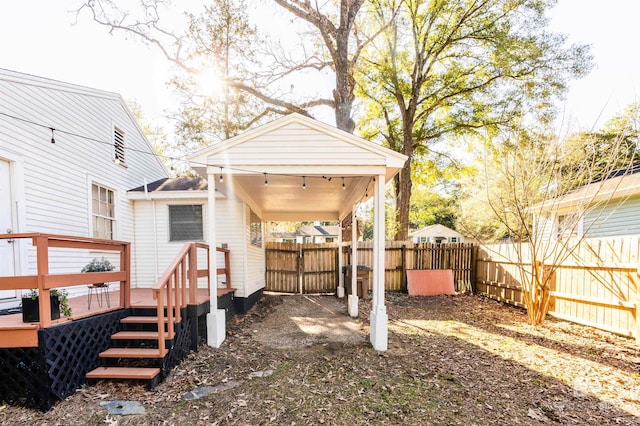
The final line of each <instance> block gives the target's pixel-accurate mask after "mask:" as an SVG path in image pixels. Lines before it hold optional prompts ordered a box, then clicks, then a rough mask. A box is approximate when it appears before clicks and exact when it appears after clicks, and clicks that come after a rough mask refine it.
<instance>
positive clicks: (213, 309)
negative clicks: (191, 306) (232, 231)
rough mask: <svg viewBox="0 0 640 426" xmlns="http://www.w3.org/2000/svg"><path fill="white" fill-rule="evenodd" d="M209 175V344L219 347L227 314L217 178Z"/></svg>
mask: <svg viewBox="0 0 640 426" xmlns="http://www.w3.org/2000/svg"><path fill="white" fill-rule="evenodd" d="M207 177H208V182H207V184H208V188H209V191H208V203H207V212H208V216H207V217H208V220H209V280H210V282H211V286H210V289H209V303H210V305H209V306H210V311H209V313H208V314H207V344H208V345H209V346H212V347H214V348H219V347H220V345H222V342H224V338H225V334H226V316H225V311H224V309H218V273H217V269H218V252H217V251H216V179H215V176H214V175H213V174H211V173H209V174H208V175H207Z"/></svg>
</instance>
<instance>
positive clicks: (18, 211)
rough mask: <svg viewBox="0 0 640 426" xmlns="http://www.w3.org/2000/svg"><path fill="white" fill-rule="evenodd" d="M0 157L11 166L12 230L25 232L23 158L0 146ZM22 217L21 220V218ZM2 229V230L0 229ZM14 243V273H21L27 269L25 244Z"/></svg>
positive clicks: (17, 241) (19, 241) (19, 240)
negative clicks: (15, 245)
mask: <svg viewBox="0 0 640 426" xmlns="http://www.w3.org/2000/svg"><path fill="white" fill-rule="evenodd" d="M0 158H2V159H3V160H6V161H8V162H9V163H10V165H9V167H10V168H11V177H12V182H11V184H12V188H11V192H12V196H13V202H14V206H13V213H14V214H13V232H14V233H19V232H26V230H27V228H26V223H25V222H26V221H25V220H24V218H26V217H27V215H26V210H25V205H26V195H25V194H26V191H25V184H24V158H23V157H22V156H21V155H19V154H16V153H14V152H12V151H9V150H6V149H3V148H2V147H0ZM21 219H23V220H21ZM2 231H4V230H2ZM14 244H17V246H18V247H17V248H16V249H15V251H14V253H15V256H16V261H15V263H14V267H15V274H16V275H23V274H25V273H26V271H28V264H27V257H28V256H27V244H26V243H25V242H24V241H23V240H22V239H18V240H16V242H15V243H14Z"/></svg>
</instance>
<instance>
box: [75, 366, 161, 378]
mask: <svg viewBox="0 0 640 426" xmlns="http://www.w3.org/2000/svg"><path fill="white" fill-rule="evenodd" d="M158 374H160V369H159V368H142V367H98V368H96V369H95V370H92V371H89V372H88V373H87V379H135V380H152V379H153V378H154V377H156V376H157V375H158Z"/></svg>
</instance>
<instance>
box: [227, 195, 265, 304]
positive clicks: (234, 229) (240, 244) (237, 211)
mask: <svg viewBox="0 0 640 426" xmlns="http://www.w3.org/2000/svg"><path fill="white" fill-rule="evenodd" d="M248 212H249V208H248V207H247V206H246V205H245V204H244V203H241V202H238V201H233V200H216V233H217V235H216V241H217V244H218V245H222V244H227V246H228V248H229V250H230V254H229V259H230V262H231V286H232V287H233V288H235V289H236V293H235V295H236V296H238V297H247V296H249V295H251V293H253V291H251V287H252V286H251V284H252V282H251V271H252V270H253V267H252V264H253V260H252V259H251V257H252V256H251V253H252V252H253V250H251V249H250V248H249V246H250V245H251V244H250V241H249V239H248V238H249V237H248V236H247V232H246V231H245V230H246V229H248V227H249V225H248V224H249V213H248ZM262 271H263V274H264V263H263V264H262Z"/></svg>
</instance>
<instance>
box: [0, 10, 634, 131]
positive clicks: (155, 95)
mask: <svg viewBox="0 0 640 426" xmlns="http://www.w3.org/2000/svg"><path fill="white" fill-rule="evenodd" d="M129 1H133V0H129ZM185 1H186V0H182V1H180V2H177V3H176V4H180V5H182V4H184V3H185ZM252 1H255V0H248V1H247V3H248V4H250V5H251V3H252ZM188 2H189V3H191V4H192V5H193V4H198V3H200V2H201V1H200V0H188ZM82 3H83V2H82V0H21V1H15V0H0V68H5V69H9V70H13V71H18V72H23V73H27V74H33V75H37V76H41V77H47V78H52V79H55V80H61V81H65V82H69V83H74V84H79V85H83V86H88V87H92V88H97V89H102V90H107V91H112V92H117V93H120V94H121V95H122V96H123V97H124V98H125V99H126V100H135V101H137V102H138V103H139V104H140V105H141V106H142V111H143V115H144V117H145V119H146V120H147V121H149V122H151V123H155V124H161V125H162V124H164V125H165V126H166V124H165V123H166V119H165V114H166V111H169V110H171V108H172V104H173V101H174V99H173V98H172V95H171V90H170V88H169V87H168V86H167V81H168V80H169V78H170V77H171V69H170V66H169V65H168V64H167V62H166V60H165V59H164V57H163V56H162V55H161V54H160V53H159V52H158V51H157V49H154V48H153V47H151V46H146V45H144V44H142V43H141V42H140V41H138V40H134V39H131V38H129V39H127V38H126V37H125V35H124V34H109V33H108V31H107V29H106V28H104V27H102V26H100V25H98V24H96V23H94V22H93V21H92V20H91V17H90V15H89V13H88V11H87V10H85V11H84V12H83V13H81V14H80V16H79V17H78V18H76V13H75V10H76V9H78V8H79V7H80V6H81V5H82ZM549 16H550V17H551V23H550V28H551V29H552V30H554V31H557V32H562V33H564V34H567V35H568V37H569V39H568V41H569V43H581V44H589V45H591V46H592V54H593V55H594V58H595V62H596V66H595V68H594V69H593V70H592V71H591V73H590V74H589V75H588V76H587V77H586V78H583V79H581V80H577V81H573V82H572V83H571V86H570V90H569V92H568V94H567V96H566V99H565V100H564V101H563V102H561V103H559V105H558V106H559V108H560V109H561V111H562V114H561V116H560V118H559V120H558V127H559V129H560V131H561V132H563V131H564V132H569V131H575V130H590V129H596V128H599V127H600V126H601V125H602V124H604V123H605V122H606V120H607V119H609V118H611V117H612V116H613V115H615V114H616V113H619V112H621V111H622V110H623V109H624V108H625V107H626V106H627V105H628V104H630V103H632V102H636V101H638V98H639V97H640V93H639V92H640V55H638V54H637V49H636V47H637V43H638V41H640V25H637V22H636V21H637V18H638V16H640V0H607V1H603V0H558V3H557V6H556V7H555V8H554V9H552V11H551V12H550V14H549ZM330 124H333V123H330ZM167 127H169V126H167Z"/></svg>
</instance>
